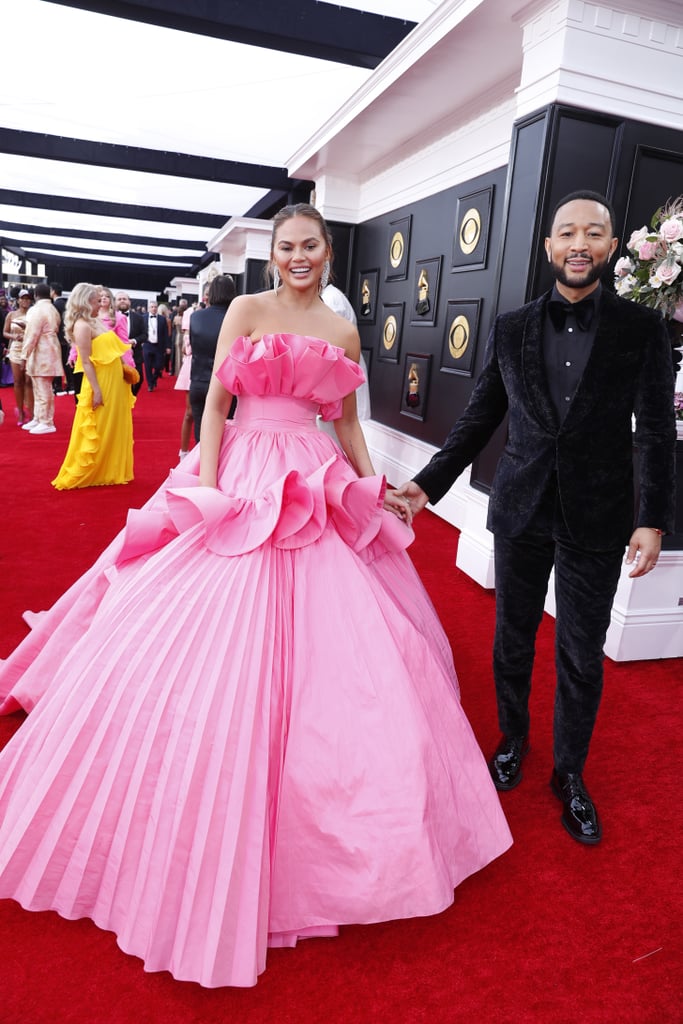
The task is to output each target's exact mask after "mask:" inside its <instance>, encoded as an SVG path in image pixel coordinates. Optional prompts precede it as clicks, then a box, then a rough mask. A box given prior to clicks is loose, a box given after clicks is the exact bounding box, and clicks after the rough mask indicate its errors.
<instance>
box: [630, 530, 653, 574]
mask: <svg viewBox="0 0 683 1024" xmlns="http://www.w3.org/2000/svg"><path fill="white" fill-rule="evenodd" d="M661 547H662V537H661V534H660V533H658V532H657V530H654V529H651V528H650V527H649V526H639V527H638V529H637V530H634V531H633V533H632V535H631V540H630V542H629V546H628V551H627V552H626V564H627V565H631V564H632V563H633V562H635V563H636V564H635V565H634V567H633V569H632V570H631V572H630V573H629V574H628V575H629V578H633V579H635V578H636V577H637V576H644V575H645V574H646V573H648V572H651V571H652V570H653V569H654V567H655V566H656V564H657V558H658V556H659V552H660V550H661ZM636 554H638V555H639V557H638V560H637V561H636Z"/></svg>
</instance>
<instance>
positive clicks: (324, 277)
mask: <svg viewBox="0 0 683 1024" xmlns="http://www.w3.org/2000/svg"><path fill="white" fill-rule="evenodd" d="M329 283H330V261H329V260H325V262H324V264H323V272H322V274H321V275H320V291H321V292H323V291H325V289H326V288H327V286H328V284H329Z"/></svg>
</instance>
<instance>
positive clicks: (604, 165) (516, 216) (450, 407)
mask: <svg viewBox="0 0 683 1024" xmlns="http://www.w3.org/2000/svg"><path fill="white" fill-rule="evenodd" d="M488 187H492V189H493V203H492V209H491V219H490V234H489V246H488V256H487V261H486V266H485V267H484V268H483V269H477V270H470V271H465V272H457V273H452V272H451V253H452V247H453V236H454V229H455V219H456V210H457V204H458V198H459V197H462V196H466V195H468V194H470V193H474V192H477V191H478V190H481V189H486V188H488ZM575 189H592V190H595V191H597V192H601V193H603V194H605V195H607V196H608V197H609V198H610V199H611V200H612V202H613V204H614V207H615V214H616V221H617V223H616V230H617V233H618V234H619V235H620V237H621V251H622V252H623V251H624V247H625V242H626V241H627V240H628V238H629V236H630V234H631V232H632V231H633V230H634V229H636V228H639V227H640V226H641V225H642V224H648V223H649V221H650V218H651V217H652V215H653V213H654V212H655V210H656V209H657V207H658V206H660V205H661V204H663V203H665V202H666V200H667V199H668V198H670V197H674V196H678V195H681V194H682V193H683V132H680V131H676V130H674V129H670V128H663V127H659V126H657V125H652V124H644V123H642V122H637V121H630V120H626V119H623V118H617V117H613V116H611V115H608V114H602V113H598V112H595V111H590V110H584V109H580V108H576V107H569V106H566V105H563V104H552V105H550V106H548V107H546V108H544V109H542V110H540V111H537V112H536V113H534V114H531V115H529V116H528V117H525V118H523V119H521V120H520V121H519V122H517V123H516V124H515V126H514V129H513V137H512V140H511V150H510V164H509V166H508V167H504V168H500V169H498V170H496V171H493V172H491V173H490V174H487V175H483V176H481V177H479V178H476V179H473V180H470V181H467V182H464V183H463V184H462V185H458V186H457V187H455V188H451V189H448V190H446V191H444V192H441V193H438V194H437V195H435V196H430V197H429V198H427V199H424V200H421V201H419V202H417V203H414V204H412V205H410V206H406V207H401V208H400V209H398V210H394V211H392V212H391V213H389V214H386V215H384V216H382V217H377V218H374V219H373V220H371V221H367V222H366V223H364V224H361V225H359V226H358V227H357V228H356V233H355V240H353V239H352V241H354V245H353V260H352V270H351V275H350V280H349V286H348V289H347V292H348V294H349V297H350V298H351V300H352V302H353V303H354V306H355V307H356V310H357V311H358V291H359V273H360V272H361V271H369V270H372V269H373V268H377V269H378V271H379V274H378V281H379V286H378V296H377V314H376V319H375V323H374V324H372V325H369V324H367V325H364V324H362V323H361V325H360V328H359V329H360V333H361V344H362V346H363V347H364V348H370V349H372V353H373V354H372V365H371V372H370V377H371V380H370V391H371V398H372V416H373V419H376V420H378V421H379V422H381V423H385V424H387V425H388V426H390V427H393V428H395V429H397V430H399V431H401V432H403V433H406V434H411V435H413V436H415V437H419V438H420V439H421V440H424V441H427V442H430V443H432V444H435V445H440V444H441V443H442V441H443V439H444V438H445V436H446V434H447V433H448V430H449V429H450V427H451V426H452V424H453V422H454V421H455V420H456V418H457V417H458V415H459V414H460V413H461V412H462V410H463V408H464V407H465V405H466V403H467V400H468V398H469V395H470V393H471V391H472V388H473V386H474V383H475V380H476V377H477V375H478V373H479V372H480V370H481V366H482V361H483V357H484V350H485V345H486V336H487V333H488V329H489V327H490V325H491V323H492V322H493V319H494V317H495V315H496V313H497V312H498V311H503V310H506V309H512V308H515V307H516V306H519V305H521V304H522V303H524V302H526V301H528V300H529V299H532V298H534V297H536V296H538V295H540V294H542V293H543V292H544V291H545V290H546V289H547V288H549V287H550V285H551V283H552V281H551V277H550V274H549V270H548V265H547V260H546V257H545V252H544V248H543V240H544V237H545V235H546V233H547V231H548V226H549V225H548V222H549V219H550V215H551V213H552V210H553V208H554V206H555V204H556V202H557V201H558V200H559V199H561V198H562V196H564V195H566V194H567V193H568V192H572V191H574V190H575ZM408 216H410V217H411V238H410V250H409V254H408V256H409V265H408V277H407V279H406V280H402V281H391V280H386V268H387V247H388V236H389V225H390V223H392V222H393V221H395V220H397V219H401V218H405V217H408ZM439 255H441V256H442V257H443V264H442V270H441V281H440V290H439V298H438V309H437V316H436V324H435V326H433V327H426V326H424V325H420V326H414V325H412V324H411V323H410V320H411V314H412V308H413V306H414V298H415V285H416V281H415V262H416V260H426V259H431V258H433V257H436V256H439ZM605 283H606V285H607V286H608V287H611V284H612V280H611V274H610V275H609V276H608V278H607V280H606V282H605ZM465 298H468V299H476V298H481V299H482V306H481V316H480V322H479V331H478V344H477V350H476V359H475V361H474V366H473V376H472V377H465V376H456V375H453V374H448V373H444V372H442V371H441V370H440V362H441V350H442V345H443V340H444V332H445V330H446V306H447V303H448V301H449V300H454V299H465ZM388 302H389V303H394V302H404V303H405V314H404V323H403V336H402V341H401V354H400V358H399V360H398V362H397V363H391V362H383V361H381V360H380V359H379V358H378V355H379V353H380V345H381V332H382V326H383V324H382V305H383V304H384V303H388ZM413 352H415V353H420V354H430V355H431V357H432V360H431V371H430V379H429V394H428V404H427V410H426V416H425V418H424V420H418V419H413V418H409V417H406V416H405V415H402V414H401V412H400V408H401V400H402V393H403V386H404V381H405V369H406V367H405V356H406V354H407V353H413ZM504 443H505V425H503V426H502V427H501V429H500V430H498V431H497V433H496V435H495V436H494V437H493V439H492V440H491V442H490V444H489V445H488V447H487V448H486V450H485V451H484V452H482V454H481V455H480V456H479V458H478V459H476V460H475V462H474V463H473V466H472V475H471V481H472V485H473V486H475V487H478V488H479V489H482V490H488V488H489V487H490V484H491V481H492V479H493V473H494V471H495V465H496V462H497V460H498V456H499V454H500V451H501V450H502V447H503V445H504Z"/></svg>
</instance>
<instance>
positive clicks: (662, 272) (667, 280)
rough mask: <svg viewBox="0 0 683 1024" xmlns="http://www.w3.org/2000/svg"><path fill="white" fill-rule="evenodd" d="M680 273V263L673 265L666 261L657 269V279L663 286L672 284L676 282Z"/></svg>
mask: <svg viewBox="0 0 683 1024" xmlns="http://www.w3.org/2000/svg"><path fill="white" fill-rule="evenodd" d="M680 272H681V265H680V263H673V262H671V261H669V260H665V261H664V262H663V263H660V264H659V266H658V267H657V277H658V278H659V280H660V281H661V282H662V284H671V283H672V282H673V281H675V280H676V278H677V277H678V275H679V274H680Z"/></svg>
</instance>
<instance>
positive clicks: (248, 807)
mask: <svg viewBox="0 0 683 1024" xmlns="http://www.w3.org/2000/svg"><path fill="white" fill-rule="evenodd" d="M330 258H331V246H330V239H329V234H328V231H327V227H326V225H325V222H324V221H323V220H322V218H321V217H320V215H319V214H318V213H317V211H315V210H314V209H313V208H312V207H309V206H305V205H304V206H299V207H291V208H286V209H285V210H284V211H281V213H280V214H278V215H277V216H276V218H275V221H274V231H273V249H272V264H273V269H274V271H275V273H276V287H275V288H274V289H273V290H272V291H269V292H264V293H261V294H258V295H253V296H242V297H240V298H237V299H235V301H234V302H233V304H232V305H231V307H230V309H229V311H228V313H227V315H226V319H225V321H224V325H223V329H222V332H221V336H220V338H219V344H218V351H217V356H216V364H215V365H216V371H215V375H214V379H213V380H212V383H211V386H210V390H209V394H208V396H207V405H206V410H205V414H204V419H203V422H202V433H201V444H200V446H198V448H195V449H194V450H193V451H192V452H191V453H190V454H189V455H188V456H187V458H186V459H184V460H183V462H182V463H181V464H180V466H178V467H177V468H176V469H174V470H172V472H171V474H170V477H169V479H168V481H167V482H166V483H165V484H164V486H163V487H162V488H161V489H160V490H159V491H158V492H157V494H156V495H154V497H153V498H152V499H151V500H150V501H149V502H148V503H147V505H146V506H145V507H144V508H143V509H141V510H137V511H131V512H130V514H129V519H128V523H127V525H126V528H125V529H124V531H122V533H121V534H120V535H119V537H117V538H116V540H115V541H114V542H113V543H112V544H111V545H110V547H109V548H108V549H107V550H106V551H105V552H104V553H103V555H102V556H101V557H100V559H99V560H98V561H97V563H96V564H95V565H94V566H93V567H92V568H91V569H90V570H89V571H88V572H87V573H86V574H85V575H84V576H83V577H82V578H81V580H80V581H79V582H78V583H76V584H75V585H74V586H73V587H72V588H71V589H70V590H69V591H67V592H66V594H64V595H63V597H62V598H61V599H60V600H59V601H58V602H57V603H56V604H55V605H54V606H53V608H52V609H51V610H50V611H49V612H47V613H45V614H44V615H42V616H38V617H36V621H35V624H34V628H33V629H32V632H31V634H30V635H29V636H28V637H27V638H26V640H25V641H24V642H23V643H22V644H21V645H20V646H19V647H18V648H17V650H16V651H15V652H14V653H13V655H12V656H11V657H10V658H9V659H8V660H7V661H6V662H5V663H4V664H3V666H2V668H1V670H0V696H2V697H4V703H3V705H2V710H3V711H5V712H10V711H12V710H15V709H16V708H18V707H23V708H24V709H26V710H28V711H30V714H29V715H28V718H27V720H26V721H25V722H24V723H23V724H22V726H21V728H20V729H19V730H18V732H17V733H16V734H15V735H14V736H13V738H12V739H11V740H10V742H9V743H8V744H7V746H6V747H5V749H4V750H3V751H2V752H1V753H0V897H9V898H12V899H14V900H17V901H19V903H21V905H22V906H23V907H25V908H26V909H28V910H47V909H53V910H56V911H57V912H58V913H60V914H61V915H62V916H63V917H66V918H79V917H89V918H91V919H92V920H93V921H95V922H96V924H98V925H99V926H100V927H101V928H104V929H110V930H112V931H114V932H115V933H116V936H117V940H118V943H119V945H120V947H121V948H122V949H123V950H125V951H126V952H128V953H131V954H134V955H136V956H138V957H141V958H142V959H143V960H144V962H145V969H146V970H149V971H157V970H169V971H170V972H171V973H172V974H173V975H174V977H176V978H178V979H186V980H193V981H196V982H199V983H200V984H201V985H205V986H208V987H215V986H220V985H244V986H247V985H253V984H254V983H255V982H256V979H257V976H258V974H259V972H261V971H262V970H263V969H264V967H265V961H266V949H267V947H268V946H269V945H271V946H283V945H294V944H295V943H296V941H297V938H299V937H303V936H316V935H333V934H336V931H337V927H338V926H339V925H343V924H346V923H371V922H375V921H382V920H388V919H395V918H402V917H410V916H424V915H427V914H435V913H438V912H440V911H441V910H443V909H444V908H445V907H447V906H449V905H450V903H451V902H452V901H453V890H454V887H455V886H457V885H458V884H459V882H461V881H462V879H464V878H465V877H467V876H468V875H470V874H472V873H473V872H475V871H477V870H479V869H480V868H482V867H484V866H485V865H486V864H488V863H489V862H490V861H491V860H492V859H493V858H495V857H497V856H499V855H500V854H501V853H503V851H504V850H506V849H507V847H508V846H509V845H510V842H511V837H510V833H509V830H508V828H507V824H506V822H505V819H504V817H503V814H502V811H501V808H500V804H499V801H498V796H497V794H496V792H495V790H494V788H493V784H492V782H491V779H490V777H489V774H488V770H487V768H486V764H485V761H484V758H483V756H482V754H481V751H480V750H479V747H478V745H477V743H476V740H475V738H474V735H473V733H472V730H471V728H470V726H469V723H468V722H467V719H466V718H465V715H464V713H463V711H462V708H461V706H460V703H459V700H458V691H457V682H456V677H455V672H454V669H453V662H452V657H451V652H450V649H449V645H448V642H447V639H446V637H445V634H444V633H443V630H442V629H441V627H440V625H439V622H438V620H437V617H436V614H435V612H434V610H433V608H432V605H431V603H430V601H429V598H428V597H427V594H426V592H425V591H424V589H423V587H422V585H421V583H420V581H419V579H418V577H417V575H416V573H415V571H414V569H413V567H412V564H411V562H410V560H409V558H408V556H407V554H406V553H405V548H406V547H407V546H408V544H409V543H410V540H411V538H412V532H411V529H410V525H409V521H410V509H409V506H408V505H407V504H406V502H405V500H404V499H402V498H400V497H398V496H397V495H395V494H394V493H393V492H387V491H386V486H385V483H384V481H383V479H382V478H380V477H377V476H375V475H374V473H373V469H372V465H371V463H370V459H369V456H368V452H367V448H366V446H365V442H364V440H363V435H362V433H361V430H360V427H359V424H358V419H357V417H356V413H355V397H354V391H355V389H356V387H357V386H358V384H359V383H360V381H361V378H362V373H361V371H360V369H359V367H358V358H359V339H358V334H357V332H356V330H355V328H354V327H353V326H352V325H350V324H349V323H348V322H347V321H345V320H343V319H342V318H340V317H338V316H336V314H334V313H333V312H332V311H331V310H329V309H328V308H327V307H326V306H325V304H324V303H323V302H322V301H321V299H320V297H319V292H320V287H321V278H322V281H323V282H324V281H325V276H326V274H327V269H326V268H327V267H328V266H329V260H330ZM278 278H279V281H280V283H279V285H278V284H277V279H278ZM323 339H325V340H323ZM233 395H237V396H238V404H237V415H236V417H235V419H234V420H231V421H227V422H226V414H227V411H228V408H229V406H230V402H231V400H232V396H233ZM319 412H320V413H321V414H322V415H323V417H324V418H326V419H333V420H334V421H335V424H336V430H337V436H338V439H339V443H340V445H341V448H342V449H343V452H340V450H339V448H338V447H337V446H336V445H335V444H334V442H333V441H332V440H331V438H330V437H328V436H327V435H326V434H325V433H322V432H320V431H318V430H317V428H316V416H317V414H318V413H319ZM169 636H172V640H171V641H170V642H169ZM66 652H68V657H66V656H64V655H65V653H66Z"/></svg>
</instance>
